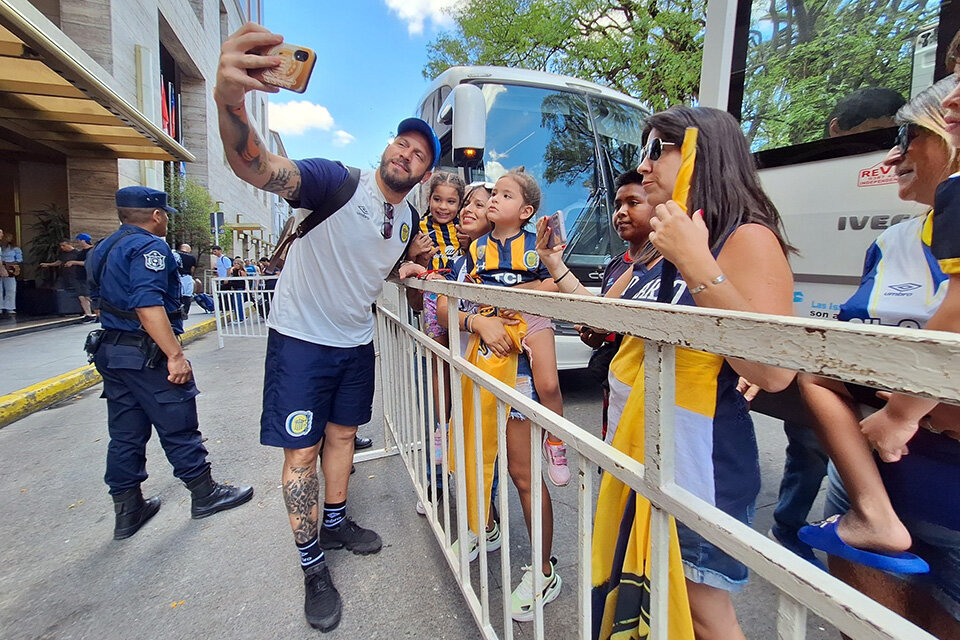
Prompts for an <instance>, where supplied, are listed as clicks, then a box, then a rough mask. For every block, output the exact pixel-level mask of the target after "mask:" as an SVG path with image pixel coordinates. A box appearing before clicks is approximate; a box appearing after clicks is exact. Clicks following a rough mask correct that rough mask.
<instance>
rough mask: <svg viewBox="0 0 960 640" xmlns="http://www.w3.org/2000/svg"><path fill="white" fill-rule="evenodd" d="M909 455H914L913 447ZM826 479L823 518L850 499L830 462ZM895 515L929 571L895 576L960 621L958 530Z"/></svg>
mask: <svg viewBox="0 0 960 640" xmlns="http://www.w3.org/2000/svg"><path fill="white" fill-rule="evenodd" d="M909 455H915V452H914V451H913V449H911V453H910V454H909ZM827 478H828V485H827V499H826V504H824V506H823V517H824V518H829V517H830V516H833V515H836V514H842V513H846V512H847V511H849V510H850V499H849V498H848V496H847V492H846V490H845V489H844V487H843V482H842V481H841V479H840V473H839V472H838V471H837V469H836V467H834V466H833V463H832V462H831V463H830V464H829V466H828V467H827ZM898 515H900V520H901V521H902V522H903V524H904V526H905V527H906V528H907V531H909V532H910V536H911V537H912V538H913V546H912V547H911V548H910V551H912V552H913V553H915V554H917V555H918V556H920V557H921V558H923V559H924V560H926V561H927V563H928V564H929V565H930V573H928V574H923V575H897V577H898V578H899V579H901V580H903V581H905V582H909V583H910V584H912V585H914V586H916V587H919V588H921V589H923V590H925V591H927V592H929V593H930V595H931V596H932V597H933V599H934V600H936V601H937V602H938V603H940V605H942V606H943V608H944V609H946V611H947V613H949V614H950V615H951V616H953V617H954V618H955V619H957V620H960V531H956V530H954V529H950V528H948V527H944V526H941V525H938V524H934V523H932V522H927V521H925V520H921V519H918V518H909V517H904V516H903V515H902V514H899V513H898Z"/></svg>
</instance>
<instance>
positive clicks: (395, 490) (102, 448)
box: [0, 335, 575, 640]
mask: <svg viewBox="0 0 960 640" xmlns="http://www.w3.org/2000/svg"><path fill="white" fill-rule="evenodd" d="M265 348H266V341H265V340H247V339H244V340H233V341H227V344H226V346H225V347H224V348H223V349H219V350H218V349H217V340H216V337H215V336H213V335H208V336H205V337H203V338H201V339H199V340H197V341H196V342H195V343H193V344H192V345H191V347H190V351H189V352H190V359H191V361H192V363H193V365H194V370H195V371H196V375H197V381H198V386H199V388H200V390H201V391H202V394H201V395H200V396H199V398H198V407H199V414H200V422H201V429H202V431H203V433H204V435H205V436H207V437H208V438H209V440H208V441H207V442H206V446H207V448H208V449H209V451H210V457H209V459H210V461H211V463H212V465H213V474H214V477H215V478H216V479H218V480H220V481H224V480H226V481H229V482H231V483H232V484H251V485H253V486H254V488H255V491H256V493H255V495H254V498H253V500H252V501H251V502H250V503H248V504H246V505H243V506H241V507H238V508H236V509H234V510H231V511H227V512H224V513H220V514H217V515H215V516H212V517H210V518H207V519H204V520H191V519H190V497H189V493H188V492H187V490H186V489H185V488H184V487H183V486H182V484H181V483H180V482H179V481H177V480H176V479H175V478H174V477H173V476H172V474H171V471H170V465H169V464H168V463H167V461H166V459H165V457H164V455H163V451H162V449H161V447H160V445H159V442H158V440H157V439H156V438H153V439H152V440H151V442H150V443H149V445H148V448H147V470H148V472H149V473H150V478H149V479H148V480H147V481H146V482H145V483H144V486H143V489H144V492H145V494H146V495H148V496H149V495H155V494H159V495H160V496H161V497H162V498H163V501H164V502H163V506H162V508H161V509H160V512H159V513H158V514H157V515H156V516H155V517H154V518H153V519H152V520H151V521H150V522H149V523H148V524H147V525H146V526H145V527H144V528H143V529H142V530H141V531H139V532H138V533H137V534H136V535H135V536H134V537H132V538H130V539H128V540H123V541H114V540H112V539H111V536H112V531H113V507H112V504H111V501H110V498H109V496H108V495H107V488H106V486H105V485H104V484H103V480H102V476H103V468H104V460H105V456H106V448H107V429H106V403H105V402H104V401H103V400H101V399H100V398H99V395H100V386H99V385H97V386H95V387H93V388H91V389H88V390H86V391H84V392H82V393H81V394H80V395H79V397H78V398H77V399H73V400H68V401H66V402H62V403H60V404H58V405H56V406H54V407H51V408H49V409H46V410H43V411H39V412H37V413H34V414H32V415H29V416H27V417H25V418H23V419H21V420H18V421H17V422H15V423H13V424H11V425H9V426H7V427H5V428H4V429H0V468H2V469H3V474H0V501H2V504H3V505H4V508H3V512H4V518H2V519H0V539H2V540H3V541H4V544H3V545H2V547H0V567H3V569H2V570H0V629H3V631H2V633H0V635H2V636H3V638H5V639H9V640H21V639H24V640H25V639H27V638H38V637H45V638H99V639H103V640H112V639H117V640H125V639H127V638H144V639H152V638H158V639H159V638H214V637H227V638H239V639H260V638H275V637H283V638H287V639H298V638H303V639H313V640H317V639H319V638H324V640H327V639H329V640H336V639H337V638H350V639H354V638H372V639H384V640H386V639H394V638H421V637H423V638H432V639H438V640H442V639H450V640H454V639H456V640H459V639H464V640H470V639H473V638H477V637H479V634H478V632H477V629H476V627H475V625H474V622H473V619H472V617H470V615H469V614H468V613H467V611H466V609H465V608H464V606H463V604H462V602H463V601H462V597H461V595H460V591H459V588H458V587H457V586H456V583H455V582H454V580H453V578H452V575H451V574H450V571H449V570H448V568H447V567H446V565H445V563H444V561H443V560H442V559H441V558H440V556H439V553H438V550H439V547H438V546H437V543H436V542H435V541H434V539H433V536H432V533H430V531H429V528H428V526H427V524H426V520H425V519H424V518H421V517H419V516H418V515H417V514H416V512H415V510H414V506H415V504H416V497H415V494H414V492H413V488H412V485H411V484H410V480H409V477H408V476H407V473H406V471H405V470H404V468H403V465H402V463H401V462H400V459H399V457H397V456H393V457H389V458H384V459H379V460H371V461H368V462H362V463H358V464H357V473H356V474H355V475H353V476H352V478H351V482H350V501H349V506H348V509H349V512H348V513H349V514H350V515H351V517H353V518H355V519H356V520H358V521H359V523H360V524H362V525H365V526H368V527H374V528H376V529H377V530H378V531H379V532H380V534H381V536H382V537H383V540H384V548H383V550H382V551H381V552H380V553H379V554H377V555H373V556H357V555H353V554H351V553H349V552H346V551H342V550H341V551H331V552H329V556H328V558H329V562H330V567H331V571H332V573H333V577H334V581H335V584H336V586H337V588H338V589H339V590H340V592H341V594H342V595H343V600H344V606H343V620H342V622H341V624H340V627H339V629H337V630H336V631H334V632H331V633H328V634H321V633H319V632H318V631H316V630H313V629H311V628H310V627H309V626H307V624H306V622H305V621H304V619H303V576H302V572H301V571H300V568H299V562H298V557H297V553H296V548H295V547H294V544H293V537H292V535H291V533H290V527H289V524H288V521H287V514H286V511H285V509H284V506H283V500H282V497H281V488H280V481H279V480H280V469H281V461H282V455H281V454H280V452H279V451H277V450H276V449H273V448H270V447H264V446H261V445H260V444H259V442H258V432H259V426H258V424H259V416H260V396H261V385H262V377H263V376H262V363H263V354H264V350H265ZM377 398H378V399H377V404H376V407H375V413H374V418H373V421H372V422H371V423H370V424H369V425H368V426H367V427H364V433H365V434H367V435H370V436H371V437H373V438H374V440H375V443H376V446H383V435H382V434H383V432H382V428H381V427H382V418H381V416H382V413H381V409H380V403H379V394H378V396H377ZM570 593H571V602H575V596H574V595H572V594H573V590H571V591H570Z"/></svg>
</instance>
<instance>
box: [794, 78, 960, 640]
mask: <svg viewBox="0 0 960 640" xmlns="http://www.w3.org/2000/svg"><path fill="white" fill-rule="evenodd" d="M956 84H957V81H956V78H954V77H952V76H951V77H949V78H945V79H944V80H941V81H940V82H938V83H936V84H935V85H933V86H932V87H930V88H928V89H926V90H924V91H922V92H921V93H919V94H917V95H916V96H915V97H914V98H912V99H911V100H910V101H909V102H908V103H907V104H906V105H904V106H903V107H902V108H901V109H900V110H899V111H898V112H897V116H896V122H897V123H898V124H899V125H900V129H899V131H898V136H897V144H896V146H894V147H893V148H892V149H891V150H890V152H889V153H888V154H887V157H886V158H885V159H884V164H885V166H888V167H893V168H894V170H895V172H896V175H897V183H898V190H899V195H900V198H901V199H902V200H908V201H914V202H918V203H920V204H923V205H926V206H927V207H931V208H932V207H933V206H934V200H935V196H936V194H937V187H938V185H939V184H940V183H941V182H942V181H943V180H945V179H946V178H947V177H948V176H949V175H951V174H952V173H955V172H956V171H957V170H958V169H960V153H958V151H957V149H956V148H955V147H953V146H952V145H951V142H950V135H949V133H948V130H947V123H946V121H945V120H944V109H943V107H942V106H941V101H943V100H944V99H945V98H946V97H947V96H948V94H949V93H950V91H951V90H953V89H954V87H955V86H956ZM934 225H935V222H934V212H933V211H932V210H931V211H929V212H928V213H925V214H923V215H921V216H918V217H915V218H911V219H909V220H906V221H904V222H900V223H898V224H896V225H894V226H892V227H890V228H889V229H887V230H886V231H884V232H883V233H882V234H880V236H879V237H878V238H877V240H876V241H875V242H874V243H873V244H872V245H871V246H870V248H869V249H868V250H867V254H866V259H865V261H864V270H863V276H862V278H861V284H860V287H859V288H858V290H857V292H856V293H855V294H854V295H853V296H852V297H851V298H850V299H849V300H848V301H847V302H846V303H845V304H844V305H843V306H842V307H841V312H840V314H839V316H838V317H839V319H840V320H847V321H851V322H864V323H870V324H884V325H890V326H901V327H908V328H923V327H925V326H927V323H928V321H930V319H931V318H932V317H933V315H934V314H935V313H936V312H937V310H938V309H939V308H940V306H941V304H942V303H943V301H944V299H945V298H946V296H947V292H948V276H946V275H944V273H943V272H942V271H941V270H940V267H939V266H938V263H937V260H936V258H935V257H934V255H933V252H932V251H931V247H930V244H931V237H932V229H933V227H934ZM903 283H910V284H911V285H912V287H911V288H910V289H909V290H904V289H903V288H902V285H903ZM891 286H893V287H898V289H891ZM891 291H894V292H896V294H897V295H886V294H888V293H890V292H891ZM800 389H801V392H802V393H803V396H804V400H805V402H806V404H807V409H808V411H809V413H810V415H811V416H812V417H813V418H814V427H815V428H816V429H817V431H818V436H819V437H820V440H821V442H822V443H823V445H824V448H825V449H826V450H827V452H828V454H829V455H830V458H831V462H832V464H831V466H830V469H829V474H828V477H829V480H830V483H829V488H828V491H827V502H826V506H825V509H824V515H825V516H828V519H827V520H826V521H824V522H822V523H819V524H818V525H815V526H811V527H805V528H804V529H801V533H800V535H801V537H803V538H806V540H807V541H808V543H809V544H811V546H814V547H817V548H821V549H823V550H825V551H827V552H828V553H830V571H831V573H833V574H835V575H837V576H838V577H840V578H841V579H843V580H844V581H846V582H848V583H849V584H850V585H851V586H854V587H856V588H857V589H859V590H860V591H862V592H864V593H865V594H867V595H868V596H870V597H872V598H874V599H876V600H878V601H880V602H882V603H883V604H885V605H886V606H887V607H890V608H891V609H893V610H894V611H896V612H897V613H899V614H900V615H903V616H904V617H907V618H909V619H911V620H912V621H914V622H915V623H917V624H918V625H920V626H922V627H924V628H926V629H927V630H929V631H930V632H931V633H933V634H934V635H940V637H957V636H956V635H954V634H957V633H958V632H960V623H958V620H960V487H957V485H958V484H960V441H958V438H960V427H958V425H960V408H957V407H951V406H948V405H940V406H939V407H937V408H936V409H934V411H933V412H932V413H931V414H930V415H929V416H928V417H927V418H926V419H924V420H921V421H920V423H921V426H923V427H926V428H924V429H919V430H918V432H917V433H916V435H914V436H913V438H912V439H910V441H909V455H905V456H903V457H902V458H900V459H899V460H896V459H895V458H892V457H891V458H889V459H888V457H887V455H886V454H885V453H883V452H881V456H882V457H881V459H877V458H875V457H874V454H873V452H872V451H871V449H870V446H869V444H868V441H867V440H866V439H865V438H864V434H865V433H866V431H864V432H861V424H860V422H861V419H862V417H863V416H862V413H861V405H867V406H873V407H874V408H882V407H883V406H884V403H885V402H884V400H885V398H886V397H887V394H880V395H882V396H884V399H881V398H878V397H877V395H878V394H877V392H876V390H875V389H870V388H866V387H861V386H858V385H852V384H844V383H841V382H837V381H835V380H828V379H826V378H820V377H817V376H810V375H805V374H801V376H800ZM897 457H898V458H899V457H900V456H897ZM895 460H896V461H895ZM951 486H953V487H955V488H953V489H951ZM930 487H937V489H936V490H935V491H931V490H930ZM908 549H910V550H911V551H914V552H916V553H917V554H918V555H919V556H920V557H917V556H915V555H913V554H907V553H903V552H906V551H907V550H908ZM921 557H922V558H923V559H921ZM851 561H852V562H851ZM854 562H856V563H859V564H853V563H854ZM862 565H866V566H862ZM928 565H929V566H928ZM867 567H874V568H876V569H885V570H886V571H890V572H892V573H899V574H903V575H902V576H901V577H894V576H893V575H891V573H881V572H880V571H876V570H873V569H870V568H867ZM927 570H929V572H930V575H929V576H925V577H924V579H923V580H922V581H921V580H913V579H911V578H908V577H906V574H907V573H925V572H926V571H927ZM927 578H930V579H927ZM931 596H932V597H931Z"/></svg>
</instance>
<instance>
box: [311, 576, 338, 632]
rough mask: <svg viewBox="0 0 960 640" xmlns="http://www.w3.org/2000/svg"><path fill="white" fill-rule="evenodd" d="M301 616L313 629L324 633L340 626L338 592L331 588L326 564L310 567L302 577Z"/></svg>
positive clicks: (333, 587) (330, 579) (331, 584)
mask: <svg viewBox="0 0 960 640" xmlns="http://www.w3.org/2000/svg"><path fill="white" fill-rule="evenodd" d="M303 590H304V596H303V614H304V615H305V616H306V617H307V622H308V623H309V624H310V626H311V627H313V628H314V629H320V631H323V632H324V633H326V632H327V631H333V630H334V629H336V628H337V625H339V624H340V604H341V603H340V592H339V591H337V588H336V587H335V586H333V579H332V578H330V569H328V568H327V563H326V562H319V563H317V565H315V566H313V567H310V568H309V569H308V570H307V571H306V573H305V574H304V576H303Z"/></svg>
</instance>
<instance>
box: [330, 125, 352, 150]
mask: <svg viewBox="0 0 960 640" xmlns="http://www.w3.org/2000/svg"><path fill="white" fill-rule="evenodd" d="M354 140H356V138H354V137H353V136H352V135H350V134H349V133H347V132H346V131H344V130H343V129H337V130H336V131H334V132H333V146H335V147H345V146H347V145H348V144H350V143H351V142H353V141H354Z"/></svg>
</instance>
